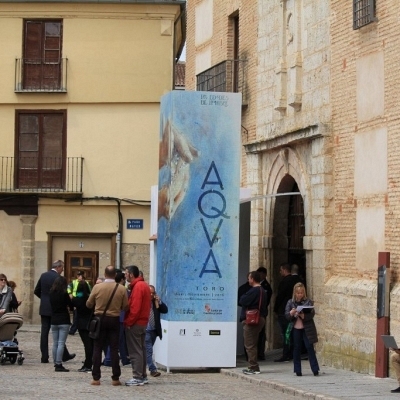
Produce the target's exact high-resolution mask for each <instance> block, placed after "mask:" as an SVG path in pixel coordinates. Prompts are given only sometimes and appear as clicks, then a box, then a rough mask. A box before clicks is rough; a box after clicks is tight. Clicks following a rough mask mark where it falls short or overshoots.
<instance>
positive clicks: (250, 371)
mask: <svg viewBox="0 0 400 400" xmlns="http://www.w3.org/2000/svg"><path fill="white" fill-rule="evenodd" d="M242 372H243V373H244V374H245V375H257V374H259V373H261V371H260V369H253V368H246V369H243V370H242Z"/></svg>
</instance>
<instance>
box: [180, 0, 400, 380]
mask: <svg viewBox="0 0 400 400" xmlns="http://www.w3.org/2000/svg"><path fill="white" fill-rule="evenodd" d="M223 3H224V5H221V2H217V1H212V0H195V1H191V2H190V3H188V31H187V77H186V89H189V90H190V89H192V90H196V77H197V78H198V77H199V76H201V75H202V73H203V71H206V70H207V71H211V70H212V68H213V66H215V65H218V64H219V63H221V62H223V61H224V60H227V59H228V58H229V57H232V56H233V53H229V49H230V48H232V46H233V47H234V46H235V43H236V45H237V51H236V56H237V59H246V62H247V70H246V75H245V76H246V83H247V86H246V88H245V90H242V94H243V97H244V98H246V104H244V106H243V108H242V126H243V128H245V131H244V132H242V144H243V160H242V181H241V185H242V186H243V187H245V188H247V189H248V190H250V191H251V195H252V196H260V197H259V198H258V199H256V200H255V201H252V203H251V213H250V233H249V269H256V268H257V267H258V266H260V265H264V266H265V267H267V270H268V276H269V280H270V282H271V283H272V286H273V288H275V289H276V288H277V285H278V283H279V279H280V277H279V265H280V263H282V262H285V261H289V262H295V263H297V264H299V266H300V267H301V271H302V273H303V274H304V276H305V278H306V281H307V288H308V294H309V296H310V297H311V298H313V299H314V301H315V304H316V309H317V315H316V324H317V327H318V331H319V339H320V341H319V343H318V348H317V350H318V354H319V357H320V359H321V362H322V363H325V364H326V365H332V366H336V367H340V368H345V369H351V370H355V371H360V372H368V373H374V371H375V355H376V354H375V344H376V292H377V268H378V252H390V258H391V271H392V273H391V281H392V286H391V305H390V306H391V307H390V308H391V314H390V319H391V323H390V327H391V329H390V330H391V332H392V333H393V334H396V332H397V331H398V330H399V323H398V321H399V317H400V316H399V315H398V314H399V312H398V311H396V310H397V309H398V307H397V304H398V301H399V299H398V291H399V289H398V288H397V286H396V284H395V283H396V282H397V280H398V276H397V269H398V250H399V247H398V245H397V237H396V232H397V224H396V216H397V215H398V212H397V209H398V206H397V202H396V199H397V192H398V189H397V187H398V186H399V184H398V181H399V178H398V174H397V173H396V172H397V170H396V167H397V164H398V163H399V157H398V156H397V153H396V141H397V132H396V129H397V124H398V118H397V117H396V111H395V107H396V104H397V103H396V97H397V96H396V95H397V90H398V85H396V78H397V72H396V67H395V66H396V64H397V58H398V57H397V56H396V54H397V53H396V48H395V38H396V36H397V35H398V34H397V32H396V31H395V29H394V27H395V25H396V24H395V18H396V17H395V16H396V15H398V11H399V7H400V5H398V4H397V2H396V3H395V2H394V1H393V2H390V4H391V5H392V8H393V9H391V12H390V13H389V12H388V9H389V8H390V7H389V5H388V3H387V2H385V5H383V4H382V2H379V1H377V2H368V4H372V6H374V5H375V6H376V7H373V8H372V9H368V8H365V7H363V4H364V3H366V2H364V3H363V2H362V1H356V0H355V1H354V2H348V1H345V0H339V1H336V2H329V1H327V0H326V1H325V0H324V1H319V2H315V1H313V0H302V1H299V0H273V1H268V2H266V1H259V2H252V6H249V5H248V3H246V5H244V1H239V0H237V1H234V0H232V1H227V2H223ZM375 3H376V4H375ZM372 6H371V7H372ZM353 7H354V8H353ZM362 13H365V14H362ZM206 16H207V17H206ZM234 20H237V25H238V29H237V30H236V31H235V30H234V29H233V30H232V29H231V30H230V27H231V26H232V24H233V21H234ZM204 21H206V22H204ZM200 22H202V25H200ZM235 32H236V34H237V37H235ZM237 43H238V44H237ZM205 54H206V55H207V56H205ZM197 89H198V90H199V88H198V87H197ZM240 89H243V86H242V87H240V86H239V87H238V90H237V91H241V90H240ZM227 91H228V90H227ZM285 192H290V193H294V192H299V193H300V195H294V194H292V195H290V196H276V195H277V194H279V193H285ZM269 195H275V196H274V197H269ZM261 196H264V197H261ZM270 314H271V313H270ZM267 336H268V338H269V340H268V346H269V347H270V348H276V347H279V346H280V344H281V343H280V338H279V332H278V329H277V326H276V322H275V320H274V318H273V316H271V315H270V316H269V321H268V331H267Z"/></svg>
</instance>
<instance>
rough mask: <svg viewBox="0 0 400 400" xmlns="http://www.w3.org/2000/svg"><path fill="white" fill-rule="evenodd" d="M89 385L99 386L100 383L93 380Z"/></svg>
mask: <svg viewBox="0 0 400 400" xmlns="http://www.w3.org/2000/svg"><path fill="white" fill-rule="evenodd" d="M90 384H91V385H93V386H100V381H96V380H95V379H93V380H92V382H90Z"/></svg>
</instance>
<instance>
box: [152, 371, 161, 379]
mask: <svg viewBox="0 0 400 400" xmlns="http://www.w3.org/2000/svg"><path fill="white" fill-rule="evenodd" d="M150 375H151V376H154V378H156V377H157V376H160V375H161V372H158V371H151V372H150Z"/></svg>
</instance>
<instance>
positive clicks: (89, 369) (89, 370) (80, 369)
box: [78, 367, 92, 372]
mask: <svg viewBox="0 0 400 400" xmlns="http://www.w3.org/2000/svg"><path fill="white" fill-rule="evenodd" d="M78 372H92V368H86V367H82V368H79V369H78Z"/></svg>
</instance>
